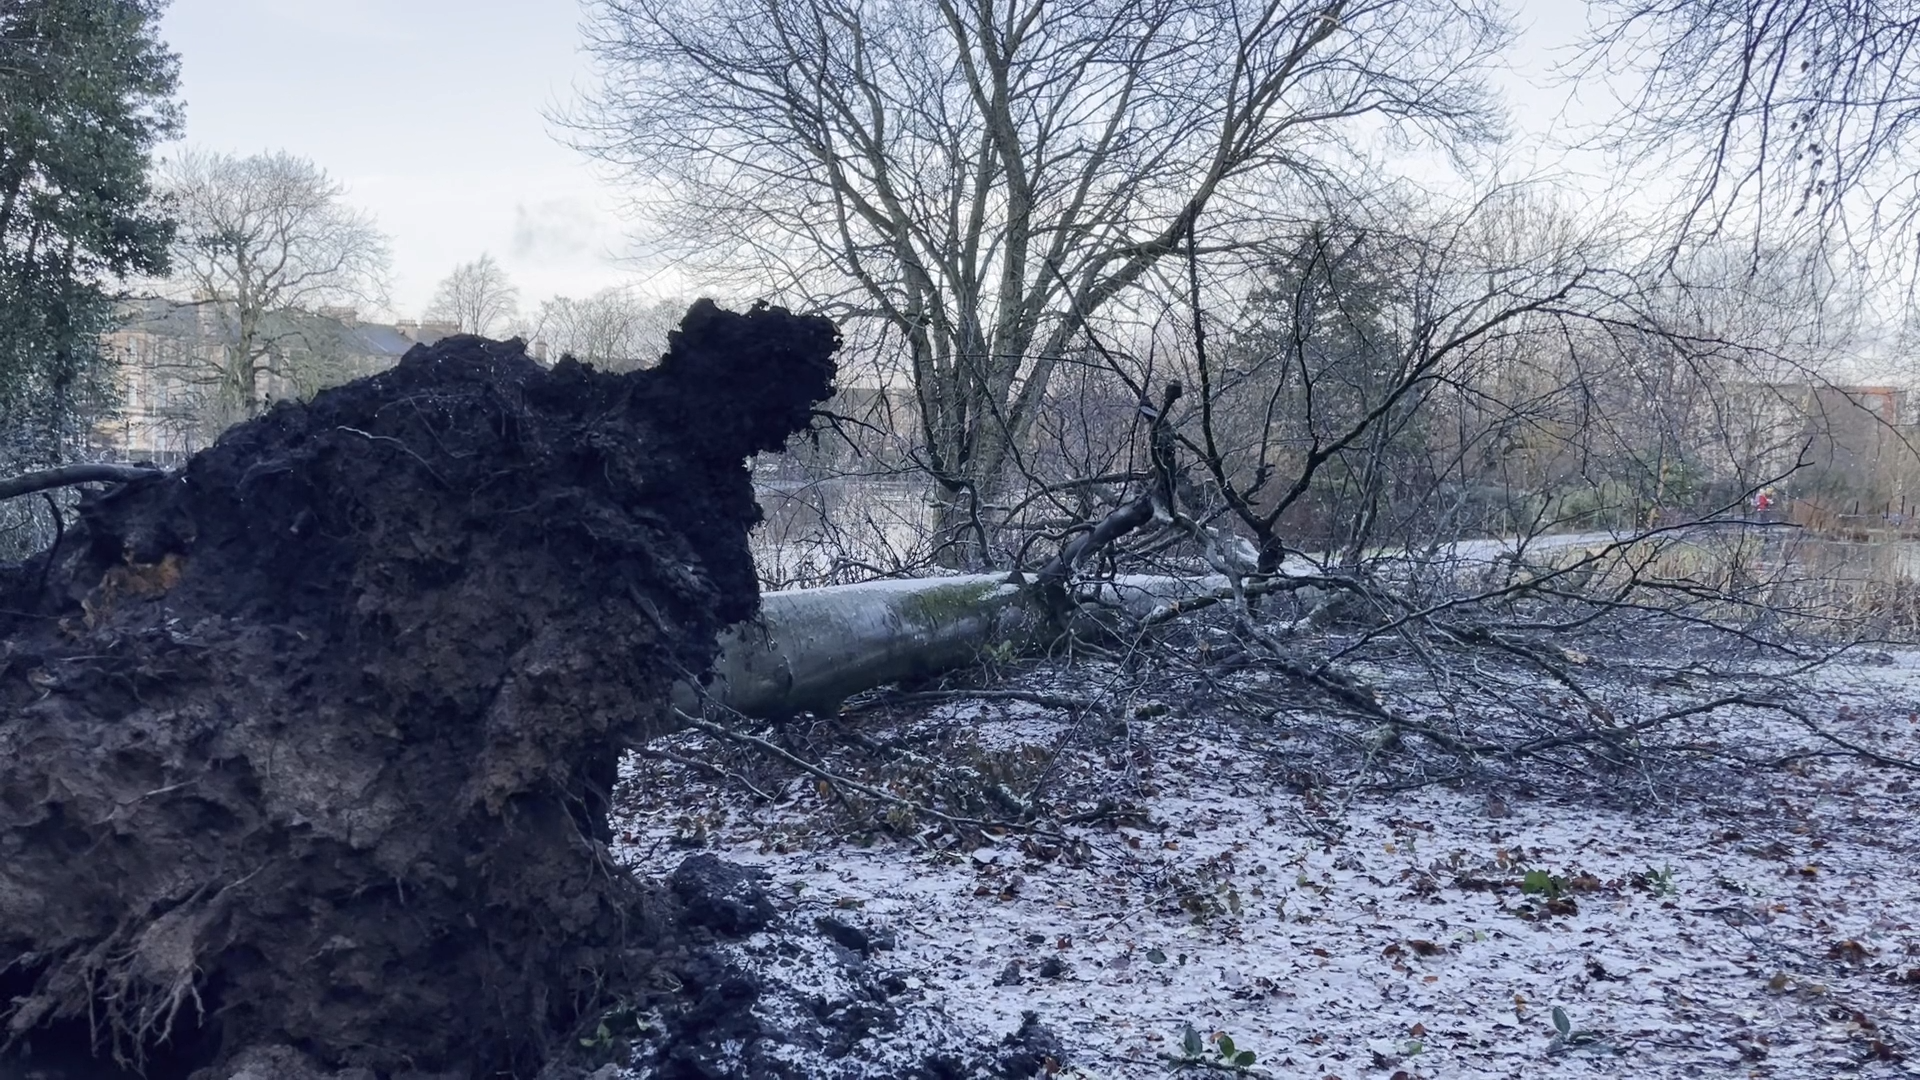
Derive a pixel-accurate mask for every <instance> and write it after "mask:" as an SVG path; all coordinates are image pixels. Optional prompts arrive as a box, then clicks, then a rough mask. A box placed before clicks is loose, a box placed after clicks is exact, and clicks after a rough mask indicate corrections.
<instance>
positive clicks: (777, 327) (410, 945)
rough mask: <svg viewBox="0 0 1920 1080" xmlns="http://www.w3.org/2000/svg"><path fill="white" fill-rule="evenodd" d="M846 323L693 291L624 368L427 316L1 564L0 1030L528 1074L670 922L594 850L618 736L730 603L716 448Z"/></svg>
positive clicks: (237, 1057) (739, 483) (641, 963)
mask: <svg viewBox="0 0 1920 1080" xmlns="http://www.w3.org/2000/svg"><path fill="white" fill-rule="evenodd" d="M837 341H838V339H837V336H836V333H835V331H834V328H833V327H832V325H831V324H830V323H828V322H827V321H825V320H823V319H817V318H801V317H795V316H792V315H789V314H788V313H786V312H784V311H782V310H780V309H777V308H760V309H756V310H755V311H753V312H752V313H750V314H747V315H737V314H731V313H726V312H722V311H720V310H718V309H717V308H715V307H713V306H712V305H711V304H709V303H706V302H704V301H703V302H702V303H701V304H699V305H696V306H695V307H694V308H693V310H692V311H691V312H690V313H689V314H688V316H687V319H686V321H685V322H684V323H683V325H682V329H681V330H680V331H678V332H677V333H676V334H675V335H674V337H673V341H672V349H671V352H670V353H669V354H668V356H667V357H666V358H664V360H663V361H662V362H661V363H660V364H659V365H658V366H657V367H655V368H652V369H649V370H644V371H639V372H633V373H628V374H621V375H614V374H607V373H602V372H598V371H595V370H593V369H591V368H588V367H584V366H581V365H579V364H575V363H573V362H571V361H562V362H561V363H560V364H559V365H558V366H556V367H555V368H553V369H551V370H548V369H546V368H543V367H542V366H540V365H539V364H537V363H535V362H533V361H532V360H530V359H528V358H527V357H526V355H525V354H524V352H523V351H522V348H521V345H520V343H519V342H517V341H514V342H504V343H503V342H494V341H488V340H484V339H481V338H476V337H456V338H452V339H448V340H446V341H444V342H442V343H440V344H437V345H435V346H433V347H432V348H425V347H420V348H416V349H414V350H413V351H412V352H410V353H409V354H408V355H407V356H406V358H405V359H404V360H402V361H401V363H400V364H399V366H398V367H396V368H394V369H393V370H391V371H388V372H385V373H383V374H381V375H378V376H375V377H372V378H369V379H365V380H361V381H359V382H356V383H353V384H350V385H348V386H344V387H341V388H339V389H336V390H331V391H328V392H325V393H323V394H321V395H319V396H318V397H316V398H315V399H314V400H313V401H312V402H311V403H310V404H305V405H295V404H284V405H280V406H277V407H275V408H274V409H273V410H272V411H271V412H270V413H268V414H267V415H265V416H262V417H260V418H259V419H257V420H254V421H251V422H248V423H246V424H243V425H241V426H239V427H236V428H234V429H232V430H230V431H228V432H227V433H226V434H225V435H224V436H223V437H222V438H221V439H220V441H219V443H218V444H217V445H215V446H214V447H212V448H210V449H208V450H207V451H205V452H203V453H201V454H200V455H198V456H196V457H195V458H194V459H193V460H192V461H191V462H190V463H189V464H188V465H187V466H186V467H185V468H184V469H182V470H180V471H178V472H176V473H172V474H168V475H166V476H164V477H159V478H155V479H153V480H146V481H139V482H136V483H132V484H128V485H124V486H121V487H119V488H116V489H114V490H111V491H109V492H107V493H106V494H104V495H101V496H98V497H94V498H91V499H89V500H88V501H86V502H85V504H84V506H83V509H82V511H81V520H80V521H79V522H78V523H77V524H76V525H75V526H74V527H72V528H71V529H70V530H69V531H68V532H67V534H66V535H65V537H64V538H63V540H62V541H61V542H60V543H59V544H58V545H57V546H56V548H55V550H53V551H51V552H48V553H44V554H43V555H42V556H40V557H38V558H36V559H34V560H32V561H30V562H29V563H27V564H25V565H21V566H12V567H0V1021H3V1022H4V1032H0V1037H7V1036H10V1037H12V1038H13V1040H14V1041H15V1042H16V1044H17V1043H18V1042H20V1041H21V1040H26V1041H30V1042H31V1044H32V1045H33V1046H34V1047H36V1048H37V1049H38V1050H39V1051H40V1057H41V1058H42V1059H43V1060H44V1059H45V1058H46V1056H47V1055H48V1054H49V1053H51V1054H53V1055H55V1056H58V1055H60V1054H68V1055H70V1054H72V1053H73V1052H75V1051H76V1049H78V1050H84V1051H92V1052H95V1053H103V1054H112V1055H117V1056H118V1057H119V1058H121V1059H122V1060H124V1061H127V1062H131V1063H139V1064H142V1065H144V1067H145V1069H146V1072H147V1074H148V1075H149V1076H155V1077H181V1076H185V1075H187V1074H189V1073H190V1072H192V1071H193V1070H195V1069H197V1068H201V1067H205V1066H215V1065H217V1066H219V1067H220V1068H219V1069H218V1070H213V1071H210V1073H209V1075H229V1074H232V1073H234V1072H236V1071H238V1072H239V1073H241V1074H246V1075H260V1076H271V1075H276V1074H277V1075H286V1076H292V1075H296V1074H298V1072H299V1070H298V1069H297V1068H296V1067H295V1065H294V1064H293V1062H294V1060H295V1059H296V1058H297V1059H298V1060H299V1061H300V1062H307V1063H311V1064H313V1065H317V1066H318V1067H321V1068H324V1069H327V1070H337V1069H343V1068H349V1067H363V1068H365V1069H370V1070H373V1071H374V1073H377V1074H378V1075H382V1076H403V1075H414V1076H423V1075H450V1076H459V1077H469V1076H472V1077H480V1076H504V1075H518V1076H529V1075H532V1074H534V1073H535V1072H537V1071H538V1070H539V1068H540V1067H541V1065H542V1064H543V1063H544V1062H545V1061H547V1059H548V1058H549V1057H550V1056H551V1055H552V1053H553V1051H554V1049H555V1046H556V1044H557V1042H558V1041H560V1040H562V1039H564V1038H570V1036H571V1033H572V1031H573V1029H574V1027H575V1025H576V1024H577V1023H578V1022H580V1021H581V1020H582V1019H583V1018H587V1017H591V1016H594V1015H597V1014H598V1013H599V1012H600V1011H601V1010H603V1009H604V1008H605V1007H606V1005H607V999H608V997H609V993H610V991H609V988H611V987H619V986H628V985H635V984H637V983H640V982H644V981H645V979H646V977H647V976H648V971H647V970H646V968H647V965H648V964H649V963H651V961H650V960H649V957H650V956H657V955H659V954H660V952H661V948H658V947H657V946H660V945H661V943H662V942H664V941H665V940H666V937H667V935H668V934H669V933H670V932H672V931H673V929H674V928H675V927H677V926H680V925H681V924H683V923H685V922H686V919H684V918H683V917H682V916H683V913H682V911H681V909H682V908H683V907H684V900H676V899H674V898H673V897H672V896H671V895H670V894H669V893H667V892H666V891H664V890H661V889H658V888H655V887H652V886H645V885H643V884H641V883H638V882H636V881H634V880H633V879H632V878H631V877H629V876H628V875H627V874H625V873H624V872H622V871H621V870H620V869H619V868H617V867H616V866H615V865H614V864H613V863H612V861H611V860H610V859H609V858H608V857H607V853H606V850H605V846H604V842H605V840H606V839H607V825H606V809H607V804H608V798H609V790H610V788H611V785H612V783H613V779H614V774H615V767H616V763H617V757H618V754H619V752H620V750H621V748H622V747H623V746H626V745H629V744H632V743H635V742H637V741H640V740H643V739H645V738H647V737H649V736H651V735H653V734H656V733H659V732H661V731H663V730H666V729H668V728H670V727H671V726H672V724H671V718H670V716H669V714H668V713H667V711H666V705H665V704H664V703H665V702H666V700H667V696H668V694H667V691H668V687H669V686H670V684H671V683H672V682H674V681H675V680H676V679H679V678H682V677H684V676H686V675H688V674H689V673H695V672H700V671H702V670H704V669H705V668H706V666H707V665H708V664H709V663H710V661H711V659H712V655H713V651H714V636H715V634H716V633H717V632H718V631H719V630H720V629H721V628H722V627H724V626H726V625H727V624H729V623H733V622H736V621H738V620H741V619H743V618H746V617H748V616H749V615H750V614H751V613H752V612H753V611H754V609H755V605H756V604H757V601H758V594H757V590H756V587H755V580H754V572H753V565H752V562H751V559H750V557H749V555H748V551H747V545H746V532H747V529H748V528H749V527H750V526H751V525H752V523H753V522H754V521H755V520H757V518H758V516H759V509H758V507H757V506H756V505H755V503H754V500H753V493H752V487H751V484H750V478H749V475H748V472H747V470H746V468H745V467H744V464H743V459H744V458H745V457H746V456H747V455H749V454H752V453H754V452H758V451H766V450H776V449H779V448H780V447H781V446H782V445H783V444H784V442H785V441H786V439H787V438H788V436H789V435H791V434H792V433H794V432H796V431H799V430H801V429H802V428H804V427H805V426H806V424H807V422H808V419H809V415H810V409H811V406H812V405H813V404H814V403H815V402H818V401H820V400H822V399H824V398H825V397H827V396H828V395H829V394H830V393H831V380H832V377H833V371H834V369H833V363H832V354H833V352H834V350H835V348H836V347H837ZM751 915H752V913H751V912H750V911H745V912H738V911H737V912H732V913H730V914H728V915H726V916H725V917H727V918H749V917H751ZM713 992H715V993H721V994H723V995H724V993H725V988H724V987H721V988H719V989H717V990H714V991H713ZM275 1055H279V1056H278V1057H276V1056H275ZM303 1067H304V1066H303ZM360 1075H367V1074H360Z"/></svg>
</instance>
